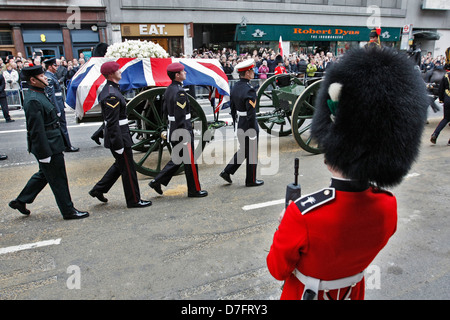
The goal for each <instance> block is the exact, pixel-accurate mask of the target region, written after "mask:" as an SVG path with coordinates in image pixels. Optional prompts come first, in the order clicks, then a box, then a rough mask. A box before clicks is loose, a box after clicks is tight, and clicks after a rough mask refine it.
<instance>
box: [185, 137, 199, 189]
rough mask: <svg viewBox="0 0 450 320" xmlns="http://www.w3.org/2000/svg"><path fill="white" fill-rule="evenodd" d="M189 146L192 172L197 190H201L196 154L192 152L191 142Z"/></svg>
mask: <svg viewBox="0 0 450 320" xmlns="http://www.w3.org/2000/svg"><path fill="white" fill-rule="evenodd" d="M187 147H188V152H189V157H190V158H191V168H192V174H193V176H194V182H195V189H196V190H197V191H200V182H199V181H198V175H197V169H196V168H195V162H194V154H193V153H192V148H191V144H190V143H189V142H188V145H187Z"/></svg>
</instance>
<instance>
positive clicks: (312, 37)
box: [235, 25, 401, 42]
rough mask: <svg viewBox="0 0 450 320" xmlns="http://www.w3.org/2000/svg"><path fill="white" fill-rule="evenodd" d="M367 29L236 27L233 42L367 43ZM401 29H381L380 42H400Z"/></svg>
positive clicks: (292, 26) (274, 26)
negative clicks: (281, 40) (280, 40)
mask: <svg viewBox="0 0 450 320" xmlns="http://www.w3.org/2000/svg"><path fill="white" fill-rule="evenodd" d="M370 31H371V29H369V28H367V27H341V26H302V25H298V26H297V25H290V26H284V25H247V26H240V25H238V26H237V27H236V33H235V41H278V40H279V39H280V36H281V37H282V39H283V41H369V34H370ZM400 35H401V28H383V27H382V28H381V35H380V39H381V41H394V42H395V41H400Z"/></svg>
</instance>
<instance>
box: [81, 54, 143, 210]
mask: <svg viewBox="0 0 450 320" xmlns="http://www.w3.org/2000/svg"><path fill="white" fill-rule="evenodd" d="M100 72H101V73H102V75H103V76H104V77H105V78H106V80H107V82H106V85H105V86H104V88H103V89H102V91H101V92H100V94H99V96H98V101H99V103H100V106H101V108H102V115H103V119H104V120H105V134H104V136H105V148H109V149H110V150H111V153H112V155H113V156H114V159H115V162H114V164H113V165H112V166H111V167H110V168H109V170H108V171H107V172H106V173H105V175H104V176H103V178H102V179H101V180H100V181H99V182H97V184H96V185H95V186H94V187H93V188H92V190H91V191H89V194H90V195H91V196H92V197H94V198H97V199H98V200H100V201H102V202H107V201H108V199H106V198H105V197H104V195H103V194H104V193H107V192H108V191H109V190H110V189H111V187H112V186H113V185H114V183H115V182H116V181H117V179H119V177H122V185H123V191H124V193H125V200H126V203H127V207H128V208H142V207H148V206H150V205H151V204H152V202H151V201H146V200H142V199H141V194H140V191H139V184H138V178H137V174H136V168H135V167H134V161H133V150H132V149H131V146H132V145H133V141H132V138H131V134H130V129H129V127H128V119H127V103H126V101H125V99H124V97H123V96H122V94H121V92H120V90H119V81H120V79H121V78H122V76H121V71H120V65H119V64H118V63H117V62H115V61H109V62H105V63H104V64H102V66H101V68H100Z"/></svg>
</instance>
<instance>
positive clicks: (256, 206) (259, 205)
mask: <svg viewBox="0 0 450 320" xmlns="http://www.w3.org/2000/svg"><path fill="white" fill-rule="evenodd" d="M284 201H285V200H284V199H280V200H272V201H267V202H261V203H255V204H250V205H247V206H243V207H242V210H245V211H247V210H253V209H259V208H264V207H270V206H274V205H277V204H282V203H284Z"/></svg>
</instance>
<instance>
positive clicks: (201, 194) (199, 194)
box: [188, 190, 208, 198]
mask: <svg viewBox="0 0 450 320" xmlns="http://www.w3.org/2000/svg"><path fill="white" fill-rule="evenodd" d="M207 195H208V191H206V190H200V191H195V192H188V197H190V198H202V197H206V196H207Z"/></svg>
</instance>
